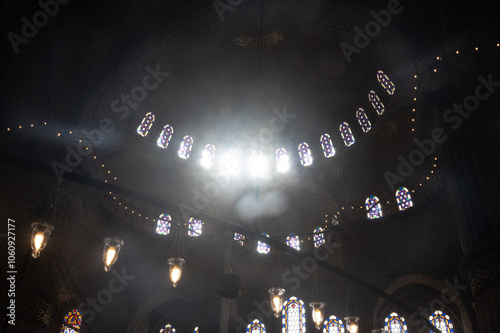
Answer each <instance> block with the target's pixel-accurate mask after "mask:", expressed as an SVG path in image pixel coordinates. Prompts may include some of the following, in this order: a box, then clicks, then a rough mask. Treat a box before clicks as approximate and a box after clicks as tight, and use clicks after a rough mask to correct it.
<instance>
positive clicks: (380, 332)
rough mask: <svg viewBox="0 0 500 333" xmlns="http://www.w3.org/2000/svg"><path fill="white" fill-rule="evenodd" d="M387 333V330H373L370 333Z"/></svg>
mask: <svg viewBox="0 0 500 333" xmlns="http://www.w3.org/2000/svg"><path fill="white" fill-rule="evenodd" d="M387 332H389V331H388V330H386V329H385V328H375V329H373V330H372V333H387Z"/></svg>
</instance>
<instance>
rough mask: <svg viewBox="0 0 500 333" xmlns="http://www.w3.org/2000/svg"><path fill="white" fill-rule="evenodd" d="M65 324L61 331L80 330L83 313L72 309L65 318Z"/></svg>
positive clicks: (71, 331) (74, 332)
mask: <svg viewBox="0 0 500 333" xmlns="http://www.w3.org/2000/svg"><path fill="white" fill-rule="evenodd" d="M63 322H64V324H62V326H61V331H60V332H61V333H76V332H79V330H80V327H81V326H82V315H81V314H80V312H79V311H78V310H71V311H70V312H68V313H67V314H66V315H65V316H64V319H63Z"/></svg>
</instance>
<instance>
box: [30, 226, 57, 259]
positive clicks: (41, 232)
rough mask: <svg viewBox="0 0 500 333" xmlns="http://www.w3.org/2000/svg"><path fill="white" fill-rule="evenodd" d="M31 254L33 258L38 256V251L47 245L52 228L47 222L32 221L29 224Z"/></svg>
mask: <svg viewBox="0 0 500 333" xmlns="http://www.w3.org/2000/svg"><path fill="white" fill-rule="evenodd" d="M31 229H32V231H31V249H32V250H33V253H32V254H31V255H32V256H33V258H38V257H39V256H40V252H41V251H42V250H43V249H44V248H45V246H47V242H48V240H49V236H50V234H51V233H52V231H53V230H54V226H53V225H52V224H50V223H47V222H33V223H32V224H31Z"/></svg>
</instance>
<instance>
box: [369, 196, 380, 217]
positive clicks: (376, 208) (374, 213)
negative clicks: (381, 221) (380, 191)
mask: <svg viewBox="0 0 500 333" xmlns="http://www.w3.org/2000/svg"><path fill="white" fill-rule="evenodd" d="M366 210H367V213H366V214H367V215H368V218H369V219H378V218H379V217H382V206H381V205H380V201H379V200H378V198H377V197H376V196H374V195H371V196H369V197H368V198H366Z"/></svg>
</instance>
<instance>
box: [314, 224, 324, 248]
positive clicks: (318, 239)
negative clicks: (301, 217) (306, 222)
mask: <svg viewBox="0 0 500 333" xmlns="http://www.w3.org/2000/svg"><path fill="white" fill-rule="evenodd" d="M313 233H314V237H313V238H314V247H316V248H318V247H320V246H321V245H323V244H325V234H324V233H323V228H321V227H317V228H316V229H314V231H313Z"/></svg>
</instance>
